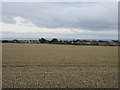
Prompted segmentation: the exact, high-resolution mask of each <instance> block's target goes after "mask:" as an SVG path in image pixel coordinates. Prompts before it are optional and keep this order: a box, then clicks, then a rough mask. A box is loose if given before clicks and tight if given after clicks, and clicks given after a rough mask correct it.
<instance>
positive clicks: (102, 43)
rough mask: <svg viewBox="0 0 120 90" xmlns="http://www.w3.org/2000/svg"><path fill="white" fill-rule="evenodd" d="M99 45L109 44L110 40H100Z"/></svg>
mask: <svg viewBox="0 0 120 90" xmlns="http://www.w3.org/2000/svg"><path fill="white" fill-rule="evenodd" d="M98 45H99V46H108V45H109V42H108V41H98Z"/></svg>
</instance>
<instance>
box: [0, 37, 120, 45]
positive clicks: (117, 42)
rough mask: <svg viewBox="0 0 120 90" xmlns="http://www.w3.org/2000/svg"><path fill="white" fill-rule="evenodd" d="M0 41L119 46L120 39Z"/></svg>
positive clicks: (3, 41)
mask: <svg viewBox="0 0 120 90" xmlns="http://www.w3.org/2000/svg"><path fill="white" fill-rule="evenodd" d="M2 43H31V44H37V43H38V44H39V43H41V44H42V43H47V44H69V45H97V46H120V41H118V40H111V41H103V40H98V41H97V40H80V39H76V40H58V39H57V38H53V39H52V40H46V39H45V38H41V39H39V40H17V39H14V40H2Z"/></svg>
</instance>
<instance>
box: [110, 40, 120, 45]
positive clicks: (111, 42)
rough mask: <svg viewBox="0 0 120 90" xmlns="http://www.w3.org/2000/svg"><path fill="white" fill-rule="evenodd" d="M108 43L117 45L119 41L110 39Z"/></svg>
mask: <svg viewBox="0 0 120 90" xmlns="http://www.w3.org/2000/svg"><path fill="white" fill-rule="evenodd" d="M109 45H112V46H118V45H120V42H119V41H118V40H112V41H110V42H109Z"/></svg>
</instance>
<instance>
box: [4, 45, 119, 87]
mask: <svg viewBox="0 0 120 90" xmlns="http://www.w3.org/2000/svg"><path fill="white" fill-rule="evenodd" d="M2 86H3V88H117V87H118V47H117V46H115V47H114V46H77V45H76V46H75V45H55V44H12V43H8V44H7V43H4V44H2Z"/></svg>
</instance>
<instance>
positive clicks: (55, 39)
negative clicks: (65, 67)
mask: <svg viewBox="0 0 120 90" xmlns="http://www.w3.org/2000/svg"><path fill="white" fill-rule="evenodd" d="M51 42H52V43H58V42H59V41H58V39H57V38H53V39H52V40H51Z"/></svg>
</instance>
